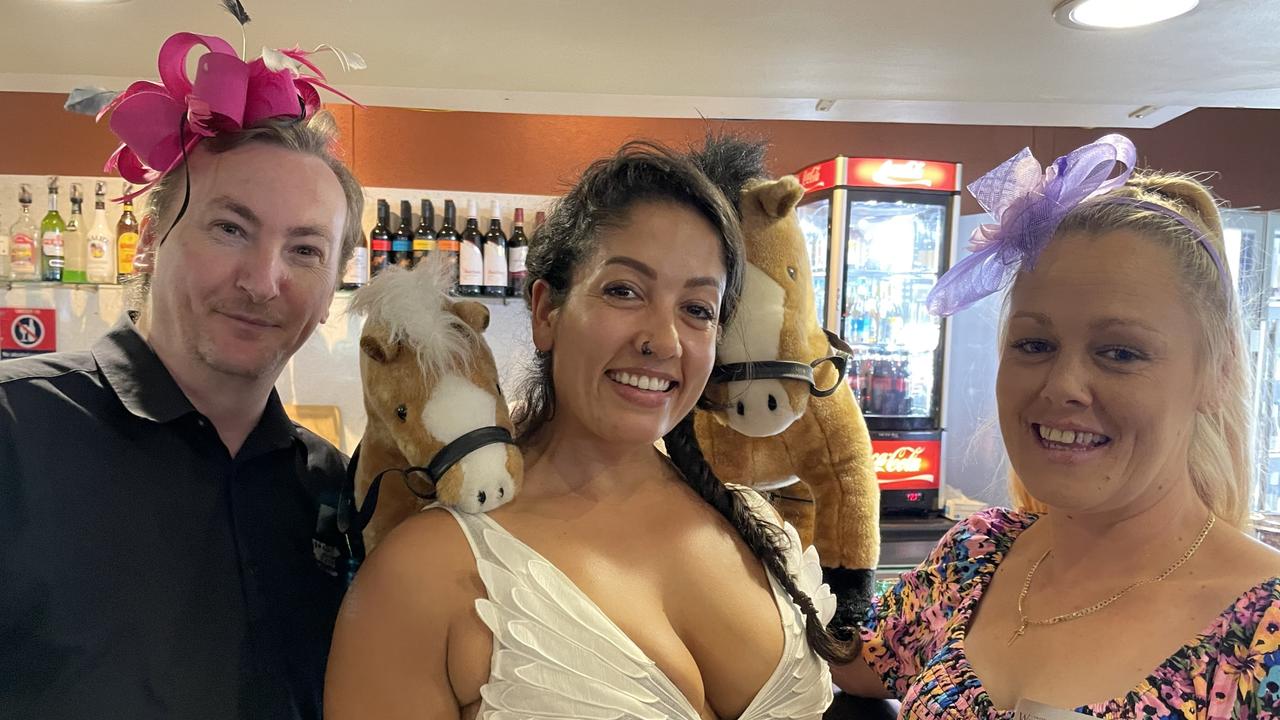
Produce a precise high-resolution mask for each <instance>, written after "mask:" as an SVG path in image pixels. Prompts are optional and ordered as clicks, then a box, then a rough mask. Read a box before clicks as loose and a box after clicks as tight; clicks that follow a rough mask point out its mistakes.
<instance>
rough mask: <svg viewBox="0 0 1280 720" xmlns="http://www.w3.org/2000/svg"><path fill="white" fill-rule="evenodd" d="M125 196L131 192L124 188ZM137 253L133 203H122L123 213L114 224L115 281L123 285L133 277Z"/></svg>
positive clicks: (135, 219)
mask: <svg viewBox="0 0 1280 720" xmlns="http://www.w3.org/2000/svg"><path fill="white" fill-rule="evenodd" d="M124 191H125V194H126V195H127V194H128V193H129V192H131V191H132V188H131V187H130V186H129V185H125V186H124ZM137 253H138V219H137V218H135V217H134V216H133V201H132V200H125V201H124V212H123V213H121V214H120V221H119V222H117V223H116V281H117V282H121V283H123V282H124V281H125V280H128V279H129V278H130V277H131V276H132V275H133V256H134V255H136V254H137Z"/></svg>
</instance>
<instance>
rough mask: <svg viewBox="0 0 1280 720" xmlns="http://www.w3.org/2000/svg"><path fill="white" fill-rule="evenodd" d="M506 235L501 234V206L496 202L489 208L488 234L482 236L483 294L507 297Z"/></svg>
mask: <svg viewBox="0 0 1280 720" xmlns="http://www.w3.org/2000/svg"><path fill="white" fill-rule="evenodd" d="M508 280H509V278H508V277H507V235H506V233H504V232H502V206H501V205H499V204H498V201H497V200H494V201H493V204H492V205H491V206H490V208H489V232H487V233H485V236H484V294H485V295H488V296H489V297H506V296H507V281H508Z"/></svg>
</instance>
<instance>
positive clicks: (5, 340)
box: [0, 307, 58, 360]
mask: <svg viewBox="0 0 1280 720" xmlns="http://www.w3.org/2000/svg"><path fill="white" fill-rule="evenodd" d="M57 318H58V316H57V314H56V312H55V311H54V310H53V309H52V308H6V307H0V360H5V359H8V358H16V357H25V356H27V355H39V354H40V353H49V352H54V351H56V350H57V349H58V319H57Z"/></svg>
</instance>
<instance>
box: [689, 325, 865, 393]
mask: <svg viewBox="0 0 1280 720" xmlns="http://www.w3.org/2000/svg"><path fill="white" fill-rule="evenodd" d="M822 332H823V334H825V335H826V336H827V343H828V344H829V345H830V347H831V349H833V350H835V352H834V353H833V354H831V355H827V356H826V357H820V358H818V359H817V360H814V361H813V362H811V363H802V362H795V361H792V360H757V361H755V362H742V363H728V364H725V365H716V366H715V367H714V368H712V369H711V377H710V378H708V379H707V384H708V385H710V384H712V383H729V382H743V381H749V380H799V381H800V382H803V383H806V384H808V386H809V394H810V395H813V396H814V397H820V398H823V397H827V396H829V395H831V393H834V392H835V391H836V389H837V388H839V387H840V383H842V382H844V377H845V373H846V372H848V366H849V361H850V359H851V358H852V357H853V348H851V347H849V344H848V343H846V342H845V341H844V340H841V339H840V337H839V336H838V335H836V334H835V333H833V332H831V331H830V330H826V329H824V330H823V331H822ZM823 363H831V365H832V367H834V368H835V369H836V381H835V383H834V384H832V385H831V387H829V388H820V387H818V386H817V384H816V381H815V380H814V379H813V372H814V370H817V369H818V367H819V366H820V365H822V364H823Z"/></svg>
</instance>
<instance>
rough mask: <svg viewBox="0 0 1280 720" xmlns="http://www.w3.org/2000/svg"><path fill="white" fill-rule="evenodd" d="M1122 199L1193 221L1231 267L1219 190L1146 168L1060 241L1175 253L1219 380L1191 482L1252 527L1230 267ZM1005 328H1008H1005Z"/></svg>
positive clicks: (1024, 493)
mask: <svg viewBox="0 0 1280 720" xmlns="http://www.w3.org/2000/svg"><path fill="white" fill-rule="evenodd" d="M1117 198H1127V199H1129V200H1136V201H1141V202H1146V203H1154V204H1156V205H1159V206H1160V207H1162V208H1165V209H1167V210H1168V211H1170V212H1172V213H1176V214H1177V215H1178V216H1180V217H1182V218H1184V219H1186V220H1188V221H1189V222H1190V223H1191V224H1192V225H1193V226H1194V227H1195V228H1197V229H1198V230H1199V231H1200V233H1203V237H1204V241H1205V242H1207V243H1209V244H1211V245H1212V247H1213V249H1214V251H1215V252H1216V253H1217V256H1218V258H1221V259H1222V262H1223V263H1225V262H1226V258H1227V253H1226V248H1225V247H1224V244H1223V239H1222V216H1221V215H1220V214H1219V212H1218V203H1217V201H1216V199H1215V198H1214V196H1213V193H1212V192H1211V191H1210V190H1209V189H1208V188H1207V187H1205V185H1204V184H1202V183H1201V182H1199V181H1198V180H1196V179H1194V178H1192V177H1189V176H1186V175H1177V174H1166V173H1158V172H1151V171H1144V172H1140V173H1135V174H1134V175H1133V176H1132V177H1131V178H1130V179H1129V181H1128V182H1127V183H1125V185H1124V186H1123V187H1120V188H1117V189H1116V190H1114V191H1112V192H1110V193H1107V194H1106V195H1104V196H1102V197H1101V198H1097V199H1095V200H1091V201H1087V202H1084V203H1081V204H1080V205H1079V206H1078V207H1076V208H1075V209H1074V210H1072V211H1071V212H1070V213H1069V214H1068V215H1067V216H1066V217H1065V218H1064V219H1063V221H1062V223H1061V224H1060V225H1059V226H1058V229H1057V230H1056V231H1055V236H1061V235H1064V234H1067V233H1086V234H1089V235H1098V234H1101V233H1105V232H1110V231H1113V230H1130V231H1134V232H1139V233H1142V234H1143V235H1146V236H1147V237H1150V238H1152V239H1154V240H1158V241H1160V242H1162V243H1164V244H1165V245H1166V246H1167V247H1168V248H1169V249H1170V250H1171V251H1172V252H1173V255H1174V260H1175V262H1176V263H1177V267H1178V270H1179V272H1178V277H1179V279H1180V280H1181V285H1182V290H1183V295H1184V297H1186V299H1187V307H1188V308H1189V309H1190V310H1191V312H1192V315H1193V316H1194V317H1195V318H1196V320H1197V321H1198V323H1199V326H1200V330H1201V338H1202V343H1201V345H1202V348H1203V356H1202V358H1201V360H1202V369H1203V371H1204V372H1205V373H1206V375H1207V376H1208V377H1217V378H1219V383H1218V391H1219V394H1218V396H1217V398H1216V400H1217V402H1216V403H1214V404H1213V405H1212V406H1211V409H1210V410H1207V411H1203V412H1198V413H1197V414H1196V418H1195V424H1194V426H1193V428H1192V431H1191V442H1190V448H1189V450H1188V453H1187V465H1188V470H1189V472H1190V475H1191V483H1192V486H1193V487H1194V488H1195V492H1196V495H1198V496H1199V498H1200V500H1201V502H1203V503H1204V504H1205V505H1206V506H1207V507H1208V508H1209V510H1210V511H1211V512H1212V513H1213V514H1214V515H1216V516H1217V517H1219V518H1221V519H1222V520H1224V521H1225V522H1228V523H1230V524H1232V525H1234V526H1236V527H1239V528H1246V527H1247V526H1248V524H1249V503H1250V497H1249V491H1250V486H1251V484H1252V478H1253V466H1254V463H1255V459H1254V453H1253V440H1254V436H1253V417H1252V413H1251V411H1250V398H1251V394H1250V379H1249V362H1248V356H1247V353H1246V345H1245V334H1244V321H1243V317H1242V313H1241V309H1240V301H1239V299H1238V298H1237V297H1236V292H1235V287H1234V285H1231V287H1227V288H1224V287H1222V282H1223V279H1224V278H1225V279H1226V281H1227V282H1228V283H1231V275H1230V270H1229V269H1228V268H1226V267H1223V268H1222V269H1221V271H1220V270H1219V268H1218V266H1217V264H1215V263H1214V260H1213V257H1212V256H1211V255H1210V254H1209V252H1208V251H1207V250H1206V249H1205V247H1204V246H1203V245H1201V241H1200V236H1199V235H1198V234H1197V233H1196V232H1194V231H1192V230H1191V228H1189V227H1187V226H1186V225H1184V224H1183V223H1181V222H1179V221H1178V220H1177V219H1176V218H1174V217H1170V216H1169V215H1167V214H1165V213H1162V212H1159V211H1156V210H1152V209H1147V208H1143V207H1140V206H1135V205H1131V204H1124V203H1116V202H1108V200H1113V199H1117ZM1006 309H1007V300H1006ZM1005 315H1006V317H1007V315H1008V313H1007V312H1006V313H1005ZM1002 327H1007V325H1006V324H1005V323H1002ZM1004 332H1005V331H1004V330H1001V333H1002V334H1003V333H1004ZM1009 486H1010V487H1009V495H1010V498H1011V500H1012V502H1013V505H1014V507H1015V508H1018V509H1020V510H1026V511H1029V512H1040V513H1043V512H1045V511H1047V510H1048V508H1047V507H1046V506H1045V505H1044V503H1041V502H1040V501H1038V500H1036V499H1035V498H1034V497H1032V496H1031V493H1030V492H1028V490H1027V488H1026V486H1025V485H1024V484H1023V483H1022V481H1021V480H1020V479H1019V478H1018V476H1017V473H1015V472H1014V471H1013V470H1012V469H1010V471H1009Z"/></svg>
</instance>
